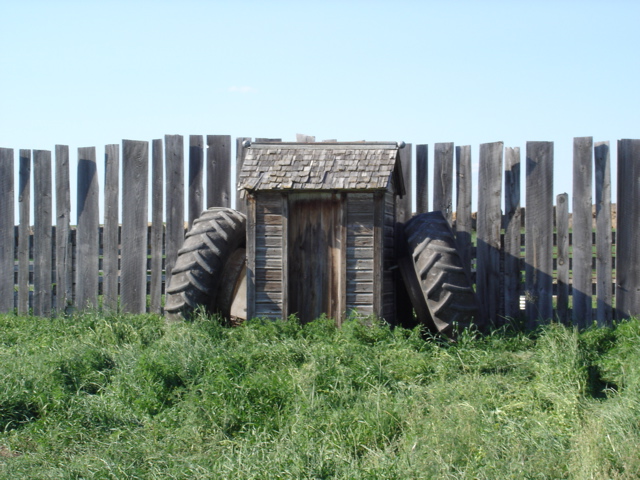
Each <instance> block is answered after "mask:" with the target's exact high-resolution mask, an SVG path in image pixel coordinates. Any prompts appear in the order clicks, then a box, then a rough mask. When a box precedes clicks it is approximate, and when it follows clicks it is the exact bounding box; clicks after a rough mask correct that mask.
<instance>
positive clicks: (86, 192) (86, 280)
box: [76, 147, 100, 309]
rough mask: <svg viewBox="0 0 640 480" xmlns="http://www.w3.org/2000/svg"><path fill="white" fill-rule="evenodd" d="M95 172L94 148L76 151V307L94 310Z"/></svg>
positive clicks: (95, 279) (96, 202) (96, 200)
mask: <svg viewBox="0 0 640 480" xmlns="http://www.w3.org/2000/svg"><path fill="white" fill-rule="evenodd" d="M98 194H99V192H98V169H97V166H96V149H95V147H86V148H79V149H78V204H77V206H78V228H77V233H76V252H77V253H76V306H77V307H78V308H80V309H84V308H87V307H88V308H93V309H95V308H98V245H99V243H98V242H99V239H98V234H99V228H100V220H99V217H98V214H99V212H98Z"/></svg>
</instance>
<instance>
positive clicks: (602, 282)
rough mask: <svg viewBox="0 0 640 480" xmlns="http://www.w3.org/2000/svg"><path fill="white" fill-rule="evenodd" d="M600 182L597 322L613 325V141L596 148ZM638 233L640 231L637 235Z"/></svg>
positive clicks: (596, 165) (597, 204) (598, 189)
mask: <svg viewBox="0 0 640 480" xmlns="http://www.w3.org/2000/svg"><path fill="white" fill-rule="evenodd" d="M594 155H595V173H596V174H595V179H596V180H595V181H596V319H597V321H598V325H601V326H602V325H611V322H612V320H613V308H612V301H613V289H612V287H611V285H612V261H611V254H612V248H611V243H612V242H611V227H612V221H611V155H610V153H609V142H598V143H596V144H595V147H594ZM637 235H638V232H636V236H637Z"/></svg>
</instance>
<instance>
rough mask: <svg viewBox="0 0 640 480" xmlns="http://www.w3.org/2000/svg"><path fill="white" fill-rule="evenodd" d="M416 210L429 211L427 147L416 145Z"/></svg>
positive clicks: (419, 211)
mask: <svg viewBox="0 0 640 480" xmlns="http://www.w3.org/2000/svg"><path fill="white" fill-rule="evenodd" d="M416 210H417V213H427V212H428V211H429V145H416Z"/></svg>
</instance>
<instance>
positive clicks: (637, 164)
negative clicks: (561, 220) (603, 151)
mask: <svg viewBox="0 0 640 480" xmlns="http://www.w3.org/2000/svg"><path fill="white" fill-rule="evenodd" d="M638 205H640V140H628V139H625V140H618V230H617V245H616V258H618V259H622V261H618V262H616V318H617V319H623V318H629V317H634V316H638V315H640V291H639V289H638V285H640V262H638V261H637V259H638V258H640V241H638V240H639V239H640V215H638Z"/></svg>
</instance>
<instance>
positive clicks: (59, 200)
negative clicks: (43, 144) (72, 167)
mask: <svg viewBox="0 0 640 480" xmlns="http://www.w3.org/2000/svg"><path fill="white" fill-rule="evenodd" d="M70 223H71V189H70V182H69V147H68V146H67V145H56V297H55V307H56V311H57V312H59V313H64V312H65V311H66V309H67V307H68V306H70V305H71V303H72V302H73V251H72V245H71V228H70Z"/></svg>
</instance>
